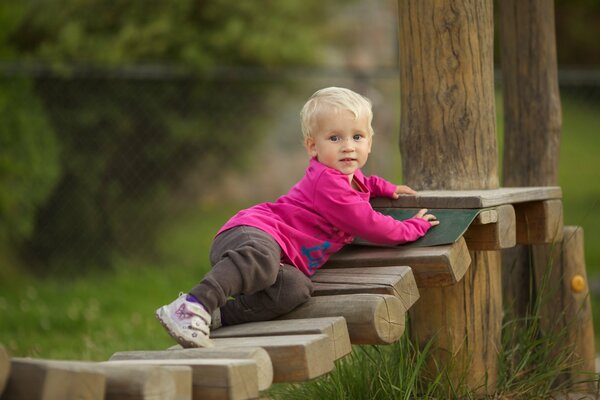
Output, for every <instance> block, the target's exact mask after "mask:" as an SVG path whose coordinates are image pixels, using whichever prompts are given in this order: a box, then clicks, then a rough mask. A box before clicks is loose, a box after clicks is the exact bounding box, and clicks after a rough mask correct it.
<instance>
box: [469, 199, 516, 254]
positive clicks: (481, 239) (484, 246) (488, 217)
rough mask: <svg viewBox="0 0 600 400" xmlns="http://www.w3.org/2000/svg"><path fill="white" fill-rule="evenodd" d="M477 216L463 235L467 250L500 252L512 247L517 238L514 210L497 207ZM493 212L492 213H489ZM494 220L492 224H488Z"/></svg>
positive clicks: (510, 206) (506, 206)
mask: <svg viewBox="0 0 600 400" xmlns="http://www.w3.org/2000/svg"><path fill="white" fill-rule="evenodd" d="M486 211H487V212H486V213H484V215H482V214H479V215H478V217H477V218H476V219H475V221H473V223H472V224H471V226H469V229H467V231H466V232H465V234H464V238H465V241H466V242H467V247H468V248H469V250H472V251H473V250H500V249H506V248H511V247H514V246H515V244H516V241H517V240H516V237H517V228H516V226H517V224H516V217H515V209H514V208H513V206H512V205H502V206H498V207H496V208H495V209H493V210H486ZM491 211H494V213H491ZM492 220H494V222H490V221H492Z"/></svg>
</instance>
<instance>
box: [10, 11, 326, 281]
mask: <svg viewBox="0 0 600 400" xmlns="http://www.w3.org/2000/svg"><path fill="white" fill-rule="evenodd" d="M330 4H331V5H335V2H330ZM327 12H328V8H327V7H323V5H322V2H319V1H315V0H308V1H307V0H292V1H289V0H287V1H281V2H267V3H263V2H239V1H233V0H220V1H210V2H207V1H195V0H178V1H173V2H172V1H166V2H154V3H152V5H151V6H150V5H149V4H148V3H147V2H143V1H129V0H118V1H114V2H110V3H107V2H105V1H101V0H95V1H88V0H85V1H82V0H70V1H43V2H39V1H24V2H3V3H2V4H1V5H0V21H3V22H6V23H2V24H0V39H1V42H0V54H1V55H2V59H3V61H5V62H6V61H11V62H12V64H11V65H10V66H12V69H10V68H9V69H8V74H9V76H5V77H4V79H2V80H0V117H1V122H0V124H2V125H3V126H2V130H1V131H0V143H2V147H1V148H0V155H1V159H0V160H1V162H2V188H3V190H2V192H1V193H2V194H0V218H1V220H2V227H1V228H0V229H2V230H1V233H2V236H3V238H4V239H5V240H10V241H11V246H14V247H15V248H16V249H17V250H18V253H19V256H20V257H21V258H22V259H23V260H25V263H26V265H28V266H30V267H32V268H33V269H34V270H35V271H37V272H38V273H41V272H42V271H43V272H45V273H49V272H57V271H59V270H63V271H64V270H66V271H67V272H72V271H71V269H70V268H69V266H76V267H75V268H76V269H77V270H80V269H85V267H87V266H100V267H107V266H109V265H110V264H111V258H112V255H113V253H114V251H115V249H121V250H125V251H126V252H127V251H140V252H151V251H152V248H153V234H154V233H155V232H156V228H157V227H158V226H159V225H160V223H161V221H162V220H163V219H164V218H165V217H166V215H167V214H168V213H166V207H165V205H166V204H167V203H168V201H167V197H168V193H170V192H171V191H172V190H174V188H175V187H178V186H180V185H181V179H183V177H184V176H185V175H186V173H188V172H189V171H190V170H191V169H193V168H194V167H197V165H198V163H201V164H202V169H203V170H204V171H205V172H206V173H204V174H202V179H203V180H204V182H205V185H206V186H207V187H208V186H209V185H211V184H212V183H214V182H215V181H216V180H217V179H218V178H219V176H220V174H221V173H222V172H224V171H226V170H227V169H228V168H231V167H235V166H237V167H240V166H243V165H245V164H244V160H245V155H246V154H247V153H248V152H250V151H251V150H252V149H253V147H254V146H255V145H256V144H257V143H259V141H260V136H261V133H260V132H261V131H260V130H259V129H257V124H258V123H259V122H260V120H261V118H264V117H262V116H263V115H264V114H265V112H266V111H265V108H266V106H267V102H266V99H267V97H268V91H269V86H270V84H269V82H258V83H257V82H255V81H252V80H243V79H242V80H238V79H235V82H234V83H231V82H228V81H227V74H223V73H222V72H223V69H222V68H223V67H240V66H243V67H261V68H269V67H273V66H278V67H282V66H286V65H298V64H307V63H311V62H314V61H315V60H316V58H317V55H318V49H319V45H318V43H319V41H318V38H319V37H322V36H323V35H324V34H325V32H324V29H322V28H321V27H323V26H326V25H327V24H326V20H325V17H326V16H327ZM131 66H133V68H132V69H131V70H127V68H128V67H131ZM139 66H142V67H139ZM216 67H218V68H220V69H219V70H216V69H215V68H216ZM128 71H129V72H128ZM132 71H133V72H132ZM232 74H235V71H234V72H232ZM223 75H225V76H223ZM230 75H231V74H230ZM224 121H227V129H223V127H224V123H223V122H224ZM223 160H227V162H223ZM196 169H197V168H196ZM6 188H10V190H6ZM65 205H67V206H65Z"/></svg>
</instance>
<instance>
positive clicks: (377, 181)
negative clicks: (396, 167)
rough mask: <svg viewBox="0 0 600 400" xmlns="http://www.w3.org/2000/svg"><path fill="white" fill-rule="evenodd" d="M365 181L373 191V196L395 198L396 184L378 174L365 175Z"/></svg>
mask: <svg viewBox="0 0 600 400" xmlns="http://www.w3.org/2000/svg"><path fill="white" fill-rule="evenodd" d="M364 182H365V186H366V187H367V189H369V191H370V192H371V198H373V197H388V198H393V195H394V192H395V191H396V185H394V184H393V183H391V182H388V181H386V180H385V179H383V178H381V177H379V176H376V175H371V176H365V177H364Z"/></svg>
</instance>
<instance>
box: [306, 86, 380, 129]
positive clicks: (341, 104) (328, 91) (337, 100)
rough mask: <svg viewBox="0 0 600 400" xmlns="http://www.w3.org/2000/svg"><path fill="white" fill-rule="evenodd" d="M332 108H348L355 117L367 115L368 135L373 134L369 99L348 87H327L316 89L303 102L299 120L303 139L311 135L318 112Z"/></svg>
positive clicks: (337, 109)
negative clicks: (304, 102)
mask: <svg viewBox="0 0 600 400" xmlns="http://www.w3.org/2000/svg"><path fill="white" fill-rule="evenodd" d="M328 107H329V108H333V109H334V110H336V111H341V110H348V111H350V112H351V113H352V114H354V117H355V119H359V118H360V117H361V116H362V115H366V116H367V122H368V126H369V135H371V136H373V135H374V132H373V127H372V126H371V123H372V121H373V110H372V106H371V100H369V99H367V98H366V97H364V96H361V95H360V94H358V93H356V92H353V91H352V90H350V89H345V88H339V87H328V88H324V89H321V90H318V91H316V92H315V93H314V94H313V95H312V96H311V97H310V98H309V99H308V101H307V102H306V104H304V107H302V111H300V120H301V124H302V136H303V137H304V141H306V140H307V139H309V138H312V137H313V132H314V126H315V120H316V118H317V116H318V114H319V113H320V112H323V111H324V110H325V109H326V108H328Z"/></svg>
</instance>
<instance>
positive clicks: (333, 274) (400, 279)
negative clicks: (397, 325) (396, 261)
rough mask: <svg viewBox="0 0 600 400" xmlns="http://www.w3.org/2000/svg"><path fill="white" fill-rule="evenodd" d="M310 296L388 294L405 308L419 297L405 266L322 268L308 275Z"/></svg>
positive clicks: (413, 279)
mask: <svg viewBox="0 0 600 400" xmlns="http://www.w3.org/2000/svg"><path fill="white" fill-rule="evenodd" d="M311 279H312V281H313V284H314V292H313V296H330V295H336V294H352V293H376V294H389V295H392V296H396V297H398V298H399V299H400V301H401V302H402V304H403V305H404V307H405V308H406V309H407V310H408V309H409V308H410V307H411V306H412V305H413V304H414V303H415V301H417V299H418V298H419V289H418V288H417V283H416V281H415V277H414V275H413V273H412V270H411V268H409V267H397V266H390V267H367V268H325V269H323V268H322V269H319V270H317V272H316V273H315V275H313V276H312V278H311Z"/></svg>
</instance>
